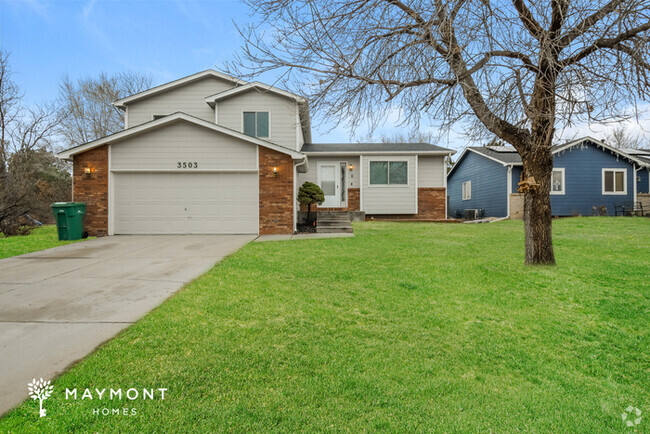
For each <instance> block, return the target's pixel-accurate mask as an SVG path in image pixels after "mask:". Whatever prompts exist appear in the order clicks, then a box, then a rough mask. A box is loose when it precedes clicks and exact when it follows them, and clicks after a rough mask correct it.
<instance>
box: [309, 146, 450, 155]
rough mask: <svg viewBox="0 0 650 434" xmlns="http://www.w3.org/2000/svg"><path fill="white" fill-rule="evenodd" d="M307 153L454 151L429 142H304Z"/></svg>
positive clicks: (448, 152) (447, 152) (441, 152)
mask: <svg viewBox="0 0 650 434" xmlns="http://www.w3.org/2000/svg"><path fill="white" fill-rule="evenodd" d="M301 151H302V152H307V153H311V152H313V153H332V154H335V153H358V154H363V153H370V152H408V153H429V152H435V153H440V154H443V153H446V154H453V153H455V151H453V150H451V149H448V148H443V147H442V146H436V145H431V144H429V143H305V144H304V145H303V146H302V149H301Z"/></svg>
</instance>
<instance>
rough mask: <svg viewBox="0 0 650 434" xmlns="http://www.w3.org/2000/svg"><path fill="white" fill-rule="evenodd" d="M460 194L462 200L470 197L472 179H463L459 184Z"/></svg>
mask: <svg viewBox="0 0 650 434" xmlns="http://www.w3.org/2000/svg"><path fill="white" fill-rule="evenodd" d="M460 194H461V197H462V199H463V200H471V199H472V181H465V182H463V183H462V184H461V193H460Z"/></svg>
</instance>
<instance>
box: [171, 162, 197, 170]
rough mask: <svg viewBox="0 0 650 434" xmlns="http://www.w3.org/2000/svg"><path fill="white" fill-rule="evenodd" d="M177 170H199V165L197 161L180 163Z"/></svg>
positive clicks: (177, 164)
mask: <svg viewBox="0 0 650 434" xmlns="http://www.w3.org/2000/svg"><path fill="white" fill-rule="evenodd" d="M176 168H177V169H198V168H199V163H198V162H196V161H179V162H178V163H176Z"/></svg>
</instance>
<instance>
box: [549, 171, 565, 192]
mask: <svg viewBox="0 0 650 434" xmlns="http://www.w3.org/2000/svg"><path fill="white" fill-rule="evenodd" d="M553 172H561V173H562V190H560V191H553V173H552V172H551V194H560V195H561V194H566V176H565V171H564V167H558V168H553Z"/></svg>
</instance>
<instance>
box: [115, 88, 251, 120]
mask: <svg viewBox="0 0 650 434" xmlns="http://www.w3.org/2000/svg"><path fill="white" fill-rule="evenodd" d="M232 87H233V84H232V83H230V82H228V81H225V80H220V79H218V78H216V77H204V78H202V79H200V80H197V81H193V82H191V83H187V84H185V85H184V86H179V87H176V88H173V89H169V90H167V91H165V92H161V93H159V94H156V95H153V96H150V97H148V98H145V99H142V100H140V101H135V102H133V103H130V104H129V105H128V119H127V120H128V127H129V128H131V127H134V126H136V125H140V124H143V123H145V122H149V121H151V120H152V117H153V115H168V114H171V113H174V112H183V113H187V114H189V115H192V116H196V117H198V118H201V119H204V120H206V121H209V122H214V110H213V109H212V108H211V107H210V106H209V105H208V104H207V103H206V102H205V97H206V96H210V95H213V94H215V93H218V92H223V91H224V90H227V89H230V88H232ZM239 130H240V128H238V131H239Z"/></svg>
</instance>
